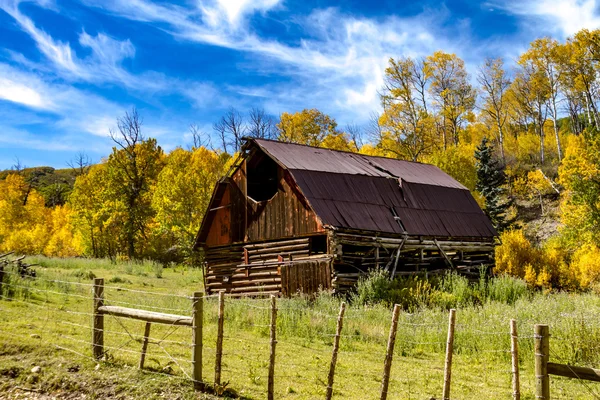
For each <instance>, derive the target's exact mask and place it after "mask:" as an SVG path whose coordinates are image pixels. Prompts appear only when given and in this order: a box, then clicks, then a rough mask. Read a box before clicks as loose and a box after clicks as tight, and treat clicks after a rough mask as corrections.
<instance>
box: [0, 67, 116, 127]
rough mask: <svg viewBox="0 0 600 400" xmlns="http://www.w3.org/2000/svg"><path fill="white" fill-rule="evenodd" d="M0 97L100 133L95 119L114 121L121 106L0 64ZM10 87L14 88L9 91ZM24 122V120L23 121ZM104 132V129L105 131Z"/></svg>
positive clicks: (67, 124) (66, 124)
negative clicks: (13, 90)
mask: <svg viewBox="0 0 600 400" xmlns="http://www.w3.org/2000/svg"><path fill="white" fill-rule="evenodd" d="M0 76H1V77H3V78H1V79H0V98H2V99H4V100H6V101H10V102H13V103H18V104H22V105H26V106H29V107H32V108H34V109H41V110H42V111H45V112H48V113H50V114H53V115H55V116H56V117H57V118H58V122H57V125H59V126H62V127H69V128H71V130H72V131H76V132H79V133H84V132H87V133H91V134H94V135H97V134H99V133H100V131H99V129H98V126H99V125H98V124H97V123H94V121H99V120H102V121H108V120H111V121H112V122H113V123H114V121H115V117H116V116H118V115H121V114H122V113H123V111H124V108H123V107H121V106H119V105H117V104H115V103H112V102H110V101H108V100H106V99H104V98H102V97H99V96H97V95H95V94H92V93H88V92H85V91H82V90H79V89H76V88H74V87H72V86H69V85H64V84H58V83H47V82H45V81H44V80H43V79H42V78H41V77H40V76H38V75H36V74H34V73H27V72H23V71H19V70H18V69H16V68H14V67H12V66H10V65H7V64H2V63H0ZM12 89H17V91H16V92H12V91H11V90H12ZM23 123H27V120H24V121H23ZM106 133H107V132H106Z"/></svg>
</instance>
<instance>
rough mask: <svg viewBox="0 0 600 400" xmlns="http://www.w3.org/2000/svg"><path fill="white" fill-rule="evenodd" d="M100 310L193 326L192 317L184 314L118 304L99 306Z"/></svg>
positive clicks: (129, 316)
mask: <svg viewBox="0 0 600 400" xmlns="http://www.w3.org/2000/svg"><path fill="white" fill-rule="evenodd" d="M98 311H99V312H100V313H102V314H108V315H114V316H115V317H125V318H132V319H139V320H141V321H146V322H154V323H157V324H168V325H181V326H192V318H191V317H186V316H183V315H174V314H164V313H158V312H154V311H146V310H137V309H135V308H125V307H117V306H101V307H98Z"/></svg>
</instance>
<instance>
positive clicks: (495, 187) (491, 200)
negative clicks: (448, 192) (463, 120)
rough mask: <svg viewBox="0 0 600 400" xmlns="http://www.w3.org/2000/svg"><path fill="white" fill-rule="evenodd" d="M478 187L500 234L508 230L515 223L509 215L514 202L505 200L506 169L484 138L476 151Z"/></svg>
mask: <svg viewBox="0 0 600 400" xmlns="http://www.w3.org/2000/svg"><path fill="white" fill-rule="evenodd" d="M475 159H476V160H477V162H476V167H477V185H476V186H475V188H476V189H477V191H478V192H479V193H481V195H482V196H483V198H484V199H485V210H484V211H485V213H486V214H487V216H488V217H489V218H490V220H491V221H492V224H493V225H494V227H495V228H496V230H497V231H498V232H502V231H504V230H505V229H508V228H509V227H510V226H511V225H512V224H513V222H514V220H512V219H510V218H509V217H508V216H507V214H508V211H509V208H510V207H511V206H512V202H511V201H510V200H509V201H507V200H503V197H504V194H505V192H506V189H505V187H504V185H505V184H506V174H505V173H504V167H503V166H502V165H501V164H500V162H499V161H498V160H497V159H496V158H495V157H494V147H493V146H491V145H489V144H488V139H487V137H484V138H483V139H482V141H481V143H480V144H479V146H477V150H476V151H475Z"/></svg>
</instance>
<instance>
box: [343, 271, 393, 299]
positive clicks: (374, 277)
mask: <svg viewBox="0 0 600 400" xmlns="http://www.w3.org/2000/svg"><path fill="white" fill-rule="evenodd" d="M391 290H392V281H391V280H390V278H389V275H388V274H387V273H386V272H385V271H384V270H382V269H373V270H371V271H369V273H368V274H367V275H366V276H365V277H361V278H360V279H359V280H358V283H357V284H356V294H355V296H354V298H353V300H354V302H355V303H358V304H361V305H368V304H378V303H386V304H389V303H390V294H391Z"/></svg>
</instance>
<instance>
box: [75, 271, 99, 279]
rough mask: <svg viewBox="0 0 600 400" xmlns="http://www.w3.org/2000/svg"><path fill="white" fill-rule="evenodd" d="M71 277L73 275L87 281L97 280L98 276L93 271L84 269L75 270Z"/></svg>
mask: <svg viewBox="0 0 600 400" xmlns="http://www.w3.org/2000/svg"><path fill="white" fill-rule="evenodd" d="M71 275H73V276H74V277H76V278H79V279H86V280H92V279H94V278H96V275H95V274H94V273H93V272H92V271H89V270H84V269H78V270H75V271H73V272H72V273H71Z"/></svg>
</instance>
